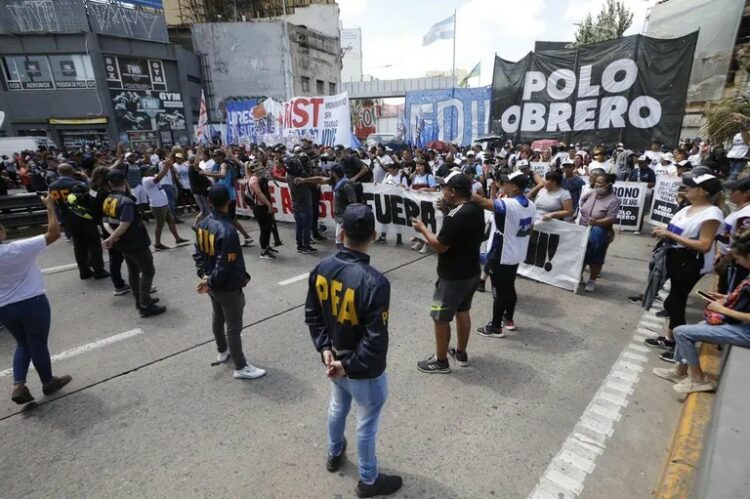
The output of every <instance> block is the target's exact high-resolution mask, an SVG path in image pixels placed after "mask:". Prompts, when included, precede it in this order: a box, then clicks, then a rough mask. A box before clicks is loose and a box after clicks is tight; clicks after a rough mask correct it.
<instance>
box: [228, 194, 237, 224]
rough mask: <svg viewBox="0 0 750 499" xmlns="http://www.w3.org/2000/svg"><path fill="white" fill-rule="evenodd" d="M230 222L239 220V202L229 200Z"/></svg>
mask: <svg viewBox="0 0 750 499" xmlns="http://www.w3.org/2000/svg"><path fill="white" fill-rule="evenodd" d="M229 220H237V201H235V200H233V199H230V200H229Z"/></svg>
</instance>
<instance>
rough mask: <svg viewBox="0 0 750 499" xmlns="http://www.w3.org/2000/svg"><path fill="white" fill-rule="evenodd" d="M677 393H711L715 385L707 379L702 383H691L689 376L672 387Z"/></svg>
mask: <svg viewBox="0 0 750 499" xmlns="http://www.w3.org/2000/svg"><path fill="white" fill-rule="evenodd" d="M672 389H673V390H674V391H676V392H677V393H693V392H712V391H714V390H716V384H715V383H714V382H713V381H711V380H709V379H708V378H707V377H706V378H704V379H703V381H693V379H692V378H690V377H689V376H688V377H686V378H685V379H683V380H682V381H680V382H679V383H677V384H676V385H674V386H673V387H672Z"/></svg>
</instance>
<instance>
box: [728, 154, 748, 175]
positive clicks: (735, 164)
mask: <svg viewBox="0 0 750 499" xmlns="http://www.w3.org/2000/svg"><path fill="white" fill-rule="evenodd" d="M745 163H746V161H745V160H744V159H730V160H729V180H737V177H738V176H739V174H740V172H741V171H742V169H743V168H745Z"/></svg>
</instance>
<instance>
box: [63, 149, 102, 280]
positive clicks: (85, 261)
mask: <svg viewBox="0 0 750 499" xmlns="http://www.w3.org/2000/svg"><path fill="white" fill-rule="evenodd" d="M57 172H58V174H59V178H58V179H57V180H55V181H54V182H52V184H51V185H50V186H49V195H50V196H51V197H52V199H53V200H54V201H55V205H56V206H57V209H58V211H59V213H60V218H61V220H62V223H63V225H64V226H65V228H66V229H67V230H68V232H69V233H70V235H71V236H72V239H73V252H74V254H75V259H76V265H77V266H78V275H79V277H80V278H81V279H90V278H91V277H93V278H94V279H105V278H107V277H109V272H107V271H106V270H104V257H103V255H102V245H101V239H100V238H99V231H98V230H97V224H96V221H95V220H94V218H93V216H92V215H90V214H88V213H86V212H85V211H81V210H78V209H75V207H74V206H71V201H72V200H74V199H76V195H75V194H74V195H73V197H72V198H71V197H70V196H71V193H74V192H75V191H78V193H88V191H89V187H88V184H87V183H86V182H84V181H82V180H79V179H77V178H74V174H75V171H74V170H73V167H72V166H70V165H69V164H67V163H63V164H61V165H60V166H58V167H57ZM85 204H86V206H85V207H83V208H84V209H85V210H87V211H93V208H94V206H93V202H92V203H85Z"/></svg>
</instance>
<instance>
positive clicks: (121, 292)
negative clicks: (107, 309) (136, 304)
mask: <svg viewBox="0 0 750 499" xmlns="http://www.w3.org/2000/svg"><path fill="white" fill-rule="evenodd" d="M130 291H131V289H130V286H129V285H128V284H123V285H122V286H120V287H119V288H115V291H114V293H113V294H114V295H115V296H122V295H126V294H128V293H130Z"/></svg>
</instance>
